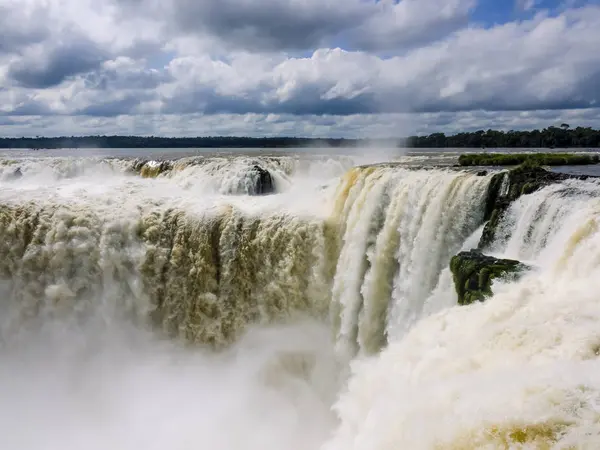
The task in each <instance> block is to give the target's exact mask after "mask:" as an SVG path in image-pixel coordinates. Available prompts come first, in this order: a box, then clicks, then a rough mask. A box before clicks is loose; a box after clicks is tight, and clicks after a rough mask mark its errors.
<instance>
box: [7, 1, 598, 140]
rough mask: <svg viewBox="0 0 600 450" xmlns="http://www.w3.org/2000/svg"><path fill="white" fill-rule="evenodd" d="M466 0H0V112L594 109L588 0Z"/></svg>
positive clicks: (339, 125) (334, 127)
mask: <svg viewBox="0 0 600 450" xmlns="http://www.w3.org/2000/svg"><path fill="white" fill-rule="evenodd" d="M475 3H476V2H475V0H401V1H393V0H380V1H377V2H376V1H374V0H373V1H371V0H219V1H218V2H217V1H216V0H203V1H192V0H168V1H158V0H106V1H105V2H101V3H99V2H93V1H92V0H77V1H76V0H44V1H42V0H5V2H3V4H2V6H0V12H2V13H4V14H0V25H5V28H4V29H3V33H6V36H7V38H6V39H4V37H3V39H2V42H1V43H0V85H1V86H3V87H4V89H0V115H3V116H4V117H6V118H11V119H15V118H19V117H23V116H31V117H37V119H35V120H37V122H36V123H38V124H40V126H42V125H41V124H42V123H43V124H48V123H51V122H52V121H55V122H54V123H56V124H59V123H60V124H63V125H64V124H66V123H67V121H71V122H70V123H71V126H77V127H79V128H81V127H82V126H83V125H84V124H85V125H86V126H89V127H92V126H93V129H94V130H96V129H97V127H102V126H105V127H107V130H108V129H109V128H110V129H113V128H114V126H113V125H110V124H111V123H112V122H111V120H114V117H120V119H119V120H123V121H125V122H124V123H129V122H128V121H132V122H131V123H135V127H136V128H135V129H136V130H145V129H149V130H150V129H152V130H153V127H158V128H159V131H160V132H161V133H165V134H169V132H168V131H167V130H165V128H164V127H165V126H171V127H173V129H172V132H173V133H177V132H178V131H177V130H179V129H181V127H184V126H189V127H191V128H189V130H195V128H194V125H193V123H194V120H199V121H200V122H201V123H204V124H206V123H210V126H211V127H212V130H213V134H214V133H215V132H216V131H215V130H221V131H219V133H223V134H231V133H226V130H227V129H231V130H234V129H237V130H246V131H248V130H247V129H246V128H244V127H245V125H243V124H246V123H252V124H253V125H252V126H254V127H255V128H253V129H254V130H259V131H260V133H261V134H270V133H271V134H272V133H283V132H294V133H300V134H303V135H306V133H308V132H313V133H319V132H321V131H322V130H329V131H328V132H329V133H336V132H338V131H339V132H340V133H341V132H344V133H348V134H356V133H359V132H360V129H368V130H371V131H373V130H375V129H376V128H377V125H376V124H375V123H372V122H370V121H371V120H375V119H377V120H384V122H385V121H386V120H388V119H384V118H390V117H403V123H407V120H406V118H407V117H410V116H411V114H412V115H414V116H415V117H419V118H420V119H419V120H417V121H416V122H415V125H414V126H415V129H425V128H426V127H425V125H424V124H423V122H422V121H423V120H429V121H430V123H431V126H432V127H438V128H439V129H446V128H449V127H451V126H452V125H451V124H450V123H449V122H451V121H452V120H454V119H449V118H452V117H454V118H455V122H456V123H460V125H461V127H462V128H464V129H470V127H471V125H469V123H467V121H466V120H467V119H465V118H469V117H475V116H469V114H475V113H473V111H475V112H478V113H477V114H478V115H477V116H476V117H477V121H476V122H474V123H481V122H482V121H483V120H487V121H488V122H490V123H494V124H497V125H498V126H504V125H507V124H508V123H507V122H501V121H498V122H494V120H493V116H494V114H496V115H498V117H511V118H516V119H515V120H521V121H522V123H533V122H532V121H529V119H527V117H526V116H520V115H519V114H520V113H521V111H541V110H544V111H557V112H556V113H552V114H551V116H552V117H549V119H550V118H555V117H558V116H560V115H561V114H563V112H562V111H575V110H577V111H579V110H581V111H585V110H594V111H595V110H596V108H598V107H600V103H599V102H600V54H599V53H598V52H597V42H598V40H599V38H600V32H599V31H598V30H600V7H599V6H594V5H588V6H587V7H582V8H566V9H564V10H562V11H561V12H553V13H552V14H550V13H549V12H545V11H540V12H539V13H537V14H536V15H535V16H534V17H532V18H529V19H528V20H524V21H514V22H508V23H505V24H500V25H494V26H489V25H488V26H483V25H474V24H468V18H469V15H470V13H471V12H472V10H473V8H474V7H475ZM517 4H518V5H520V6H521V7H522V8H523V9H527V8H528V7H529V6H532V5H530V2H527V1H522V0H519V1H518V3H517ZM7 17H8V18H9V19H6V18H7ZM17 21H20V22H19V23H20V24H21V25H22V26H17V25H15V24H14V23H15V22H17ZM11 27H12V28H11ZM5 30H6V31H5ZM499 111H504V112H505V113H502V114H504V115H502V114H500V113H499ZM510 111H513V112H514V114H513V113H511V114H509V113H508V112H510ZM484 113H485V114H484ZM157 117H158V118H160V119H158V120H157V119H156V118H157ZM248 117H250V118H251V119H248V120H246V118H248ZM535 117H537V118H538V119H540V120H541V118H543V115H537V116H535ZM594 117H595V118H597V115H596V116H594ZM127 118H129V119H127ZM132 118H135V120H134V119H132ZM165 118H168V119H165ZM186 118H188V119H189V120H188V119H186ZM190 118H191V119H190ZM224 118H227V122H226V123H224V124H223V125H222V126H221V125H218V124H216V123H215V122H214V121H215V120H221V119H222V120H225V119H224ZM232 118H239V120H238V119H232ZM261 118H262V119H261ZM266 118H270V119H268V120H267V119H266ZM276 118H278V119H276ZM281 118H286V119H285V120H284V119H281ZM319 118H321V119H319ZM373 118H375V119H373ZM459 118H460V120H459ZM259 119H260V120H259ZM292 120H297V121H298V126H297V127H293V126H292V125H291V121H292ZM389 120H391V119H389ZM469 120H470V119H469ZM536 120H537V119H536ZM582 120H583V119H582ZM586 120H587V119H586ZM332 121H333V122H332ZM419 121H421V122H419ZM445 121H449V122H448V123H446V122H445ZM310 123H313V124H314V127H312V128H311V126H310ZM326 123H329V124H330V125H325V124H326ZM386 123H387V122H386ZM390 123H393V122H390ZM77 124H79V125H77ZM282 124H285V125H282ZM357 124H358V125H357ZM419 124H420V125H419ZM511 125H512V126H515V127H516V124H511ZM19 126H20V122H19V121H18V120H17V122H16V123H15V124H12V125H11V127H13V128H12V130H13V131H14V130H17V129H20V128H18V127H19ZM34 126H35V127H37V125H34ZM355 126H356V127H355ZM386 126H387V125H386ZM15 127H17V128H15ZM228 127H229V128H228ZM236 127H237V128H236ZM361 127H362V128H361ZM394 127H396V128H395V129H396V131H398V128H397V125H390V130H392V131H393V130H394ZM380 128H381V129H378V128H377V129H378V130H379V131H378V132H381V133H383V132H385V130H386V129H387V128H385V126H382V127H380ZM152 130H151V131H152ZM268 130H271V132H269V133H267V131H268ZM428 130H430V131H435V129H434V128H428ZM248 132H249V131H248ZM36 134H39V133H36ZM184 134H185V133H184Z"/></svg>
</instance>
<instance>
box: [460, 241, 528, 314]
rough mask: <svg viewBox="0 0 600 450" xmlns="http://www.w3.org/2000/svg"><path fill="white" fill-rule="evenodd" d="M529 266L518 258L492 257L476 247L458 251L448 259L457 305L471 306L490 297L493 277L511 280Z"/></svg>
mask: <svg viewBox="0 0 600 450" xmlns="http://www.w3.org/2000/svg"><path fill="white" fill-rule="evenodd" d="M530 269H531V268H530V267H529V266H527V265H526V264H523V263H521V262H520V261H516V260H513V259H498V258H494V257H493V256H487V255H484V254H483V253H481V252H480V251H479V250H471V251H468V252H461V253H459V254H458V255H456V256H454V257H453V258H452V259H451V260H450V270H451V272H452V277H453V279H454V287H455V289H456V294H457V295H458V303H459V304H460V305H470V304H471V303H474V302H476V301H480V302H481V301H484V300H485V299H486V298H487V297H490V296H491V295H492V283H493V281H494V279H497V278H499V279H504V280H514V279H517V278H519V276H521V275H522V274H523V273H524V272H526V271H528V270H530Z"/></svg>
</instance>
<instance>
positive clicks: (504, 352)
mask: <svg viewBox="0 0 600 450" xmlns="http://www.w3.org/2000/svg"><path fill="white" fill-rule="evenodd" d="M599 214H600V185H599V184H598V183H597V182H591V181H586V182H582V181H566V182H564V183H561V184H555V185H551V186H549V187H547V188H545V189H543V190H540V191H538V192H535V193H533V194H530V195H525V196H523V197H521V198H520V199H519V200H517V201H516V202H514V203H513V204H512V205H511V207H510V208H509V210H508V212H507V214H506V215H505V216H504V218H503V219H502V223H501V224H500V226H501V227H503V228H504V231H505V233H506V235H507V236H508V237H507V238H506V239H501V240H500V241H499V242H495V243H494V245H493V249H494V252H496V255H498V256H505V257H513V258H514V257H519V258H522V259H524V260H527V261H528V262H530V263H531V264H532V265H534V267H535V268H534V270H533V271H532V272H530V273H529V274H528V275H526V276H525V277H523V278H522V279H521V280H519V281H515V282H510V283H496V285H495V286H496V287H495V288H494V289H495V292H496V294H495V295H494V297H493V298H491V299H489V300H488V301H486V302H485V303H479V304H473V305H471V306H468V307H454V308H448V309H444V310H442V311H440V312H438V313H436V314H433V315H432V316H430V317H427V318H425V319H423V320H421V321H420V322H419V323H418V324H416V325H415V326H414V327H413V329H412V330H410V331H409V332H408V333H407V334H406V336H404V338H403V339H400V340H395V341H393V342H390V344H389V346H388V347H387V348H386V349H385V350H383V351H382V352H381V353H380V354H379V355H378V356H377V357H373V358H369V359H366V360H363V361H357V362H356V363H355V364H354V366H353V374H352V378H351V380H350V382H349V384H348V389H347V391H346V393H345V394H343V395H342V396H341V398H340V399H339V401H338V403H337V405H336V410H337V411H338V414H339V416H340V418H341V425H340V426H339V427H338V429H337V431H336V434H335V436H334V438H333V439H332V440H331V441H330V442H329V443H328V444H327V445H326V446H325V448H326V449H327V450H333V449H367V448H368V449H392V448H411V449H436V448H444V449H465V448H494V449H495V448H548V449H562V448H586V449H587V448H590V449H591V448H597V446H598V442H599V439H600V425H599V424H600V413H599V411H600V362H599V361H598V355H599V354H600V350H599V349H600V331H599V329H598V327H597V321H598V317H599V315H600V303H599V302H598V300H597V292H598V288H599V287H600V284H599V283H600V277H598V273H600V272H599V269H600V233H599V232H598V230H599V228H598V220H599V217H600V215H599ZM501 234H502V235H504V233H501Z"/></svg>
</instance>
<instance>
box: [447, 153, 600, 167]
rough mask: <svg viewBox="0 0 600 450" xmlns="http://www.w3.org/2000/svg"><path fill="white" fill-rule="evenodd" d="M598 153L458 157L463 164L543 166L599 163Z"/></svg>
mask: <svg viewBox="0 0 600 450" xmlns="http://www.w3.org/2000/svg"><path fill="white" fill-rule="evenodd" d="M599 162H600V158H599V155H597V154H581V153H579V154H576V153H469V154H462V155H460V156H459V158H458V163H459V164H460V165H461V166H518V165H520V164H523V163H534V164H536V165H541V166H576V165H586V164H598V163H599Z"/></svg>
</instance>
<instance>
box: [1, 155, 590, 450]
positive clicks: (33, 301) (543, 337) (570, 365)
mask: <svg viewBox="0 0 600 450" xmlns="http://www.w3.org/2000/svg"><path fill="white" fill-rule="evenodd" d="M396 160H397V161H396V162H395V163H390V164H365V163H366V162H368V161H365V160H364V159H358V158H357V157H356V156H352V155H350V156H347V157H340V156H332V155H321V156H315V155H312V156H310V157H303V156H299V155H290V156H260V155H249V156H242V155H237V156H236V155H210V156H187V157H179V158H173V159H164V160H158V159H152V158H148V159H136V158H126V157H119V158H116V157H104V156H97V157H71V156H69V157H60V156H44V157H38V158H35V157H31V156H29V155H26V156H23V155H18V156H15V157H14V158H10V159H9V158H5V159H4V160H1V161H0V235H1V236H2V239H1V240H0V295H1V298H0V300H1V301H0V362H1V364H0V400H1V401H0V419H1V420H0V436H2V442H3V445H2V447H3V448H7V449H10V450H13V449H14V450H21V449H22V450H38V449H44V450H46V449H61V450H75V449H82V448H85V449H92V450H94V449H109V448H110V449H117V450H121V449H123V450H132V449H137V448H145V449H154V448H156V449H159V448H161V449H162V448H169V449H173V450H183V449H199V448H210V449H222V450H229V449H240V450H243V449H244V450H245V449H248V450H254V449H256V450H258V449H261V450H262V449H264V450H275V449H277V450H279V449H284V448H285V449H288V448H289V449H292V450H295V449H298V450H317V449H323V450H351V449H364V450H367V449H368V450H371V449H373V450H387V449H411V450H412V449H416V450H418V449H479V448H483V449H503V448H522V449H529V448H536V449H537V448H540V449H567V448H569V449H570V448H585V449H587V448H590V449H593V448H594V449H595V448H598V446H600V360H599V359H598V358H599V354H600V328H598V327H597V322H598V319H599V318H600V303H599V302H598V301H597V298H596V297H597V292H598V288H600V276H599V275H600V233H599V227H598V225H599V224H598V219H599V217H600V184H599V183H598V182H596V181H594V180H587V181H579V180H567V181H564V182H562V183H557V184H553V185H551V186H548V187H546V188H544V189H542V190H539V191H537V192H534V193H532V194H528V195H524V196H522V197H520V198H519V199H518V200H517V201H515V202H514V203H512V204H511V205H510V207H509V208H508V210H507V213H506V214H505V215H504V216H503V218H502V220H501V223H500V227H501V230H502V232H501V233H498V236H499V237H498V239H497V240H495V241H494V242H493V245H492V246H491V247H490V248H489V249H486V253H488V254H491V255H494V256H499V257H508V258H513V259H518V260H521V261H524V262H527V263H528V264H529V265H531V266H533V267H534V270H533V271H531V272H529V273H527V274H526V275H525V276H524V277H523V278H521V279H520V280H519V281H515V282H510V283H509V282H504V283H503V282H499V281H496V282H495V284H494V292H495V295H494V296H493V297H492V298H490V299H488V300H487V301H485V302H484V303H477V304H473V305H470V306H458V305H457V299H456V292H455V290H454V285H453V280H452V275H451V273H450V270H449V261H450V258H451V257H452V256H453V255H454V254H456V253H457V252H459V251H461V250H468V249H471V248H475V247H477V243H478V241H479V237H480V235H481V232H482V227H483V225H484V211H485V207H486V201H487V192H488V186H489V184H490V181H491V179H492V176H493V174H492V173H490V174H476V173H474V172H470V171H460V170H454V169H451V168H445V167H422V168H415V167H413V165H414V164H411V163H410V161H409V160H410V158H408V159H407V157H402V158H396ZM378 162H380V161H378ZM413 162H414V161H413ZM256 166H258V167H260V168H261V170H266V171H268V172H269V174H270V176H271V178H272V180H273V188H274V192H273V193H272V194H270V195H255V194H257V193H259V192H258V191H257V190H256V189H255V188H254V186H256V183H257V178H256V174H257V173H259V172H257V170H256V169H255V167H256ZM17 169H18V170H17ZM506 188H508V186H506Z"/></svg>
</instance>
